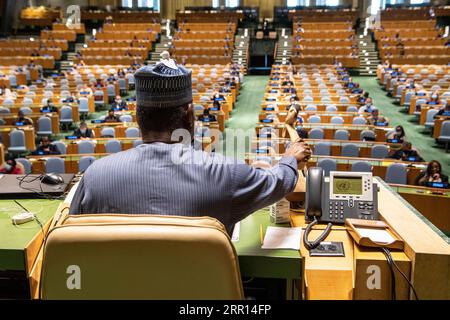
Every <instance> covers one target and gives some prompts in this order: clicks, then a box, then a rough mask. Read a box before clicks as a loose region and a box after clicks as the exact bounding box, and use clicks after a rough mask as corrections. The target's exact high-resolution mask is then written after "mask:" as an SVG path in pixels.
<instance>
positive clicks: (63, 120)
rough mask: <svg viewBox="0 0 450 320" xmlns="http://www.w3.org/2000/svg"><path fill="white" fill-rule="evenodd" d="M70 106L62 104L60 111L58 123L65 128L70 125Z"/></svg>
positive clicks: (71, 120) (71, 119)
mask: <svg viewBox="0 0 450 320" xmlns="http://www.w3.org/2000/svg"><path fill="white" fill-rule="evenodd" d="M72 122H73V118H72V108H71V107H69V106H63V107H62V108H61V112H60V119H59V123H60V124H61V125H63V126H65V127H67V128H69V127H70V126H71V125H72Z"/></svg>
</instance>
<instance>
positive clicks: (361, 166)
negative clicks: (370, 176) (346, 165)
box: [352, 161, 372, 172]
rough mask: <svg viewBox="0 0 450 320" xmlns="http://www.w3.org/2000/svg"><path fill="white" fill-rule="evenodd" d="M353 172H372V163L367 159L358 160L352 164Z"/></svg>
mask: <svg viewBox="0 0 450 320" xmlns="http://www.w3.org/2000/svg"><path fill="white" fill-rule="evenodd" d="M352 171H353V172H372V165H371V164H370V163H369V162H367V161H357V162H354V163H353V164H352Z"/></svg>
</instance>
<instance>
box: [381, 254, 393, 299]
mask: <svg viewBox="0 0 450 320" xmlns="http://www.w3.org/2000/svg"><path fill="white" fill-rule="evenodd" d="M380 249H381V251H383V253H384V255H385V256H386V261H387V264H388V266H389V270H390V272H391V299H392V300H397V294H396V288H395V287H396V283H395V271H394V260H393V259H392V255H391V252H390V251H389V250H387V249H386V248H380Z"/></svg>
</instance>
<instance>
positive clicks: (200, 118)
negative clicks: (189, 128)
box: [198, 108, 217, 122]
mask: <svg viewBox="0 0 450 320" xmlns="http://www.w3.org/2000/svg"><path fill="white" fill-rule="evenodd" d="M198 121H202V122H212V121H217V118H216V116H215V115H213V114H210V113H209V108H205V109H203V114H201V115H199V116H198Z"/></svg>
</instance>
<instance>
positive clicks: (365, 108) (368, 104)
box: [359, 98, 375, 113]
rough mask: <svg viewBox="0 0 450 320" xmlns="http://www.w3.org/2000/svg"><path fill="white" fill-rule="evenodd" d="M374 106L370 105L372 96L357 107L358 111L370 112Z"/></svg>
mask: <svg viewBox="0 0 450 320" xmlns="http://www.w3.org/2000/svg"><path fill="white" fill-rule="evenodd" d="M374 109H375V107H374V106H373V105H372V98H367V99H366V103H365V105H364V106H362V107H361V108H359V113H372V111H373V110H374Z"/></svg>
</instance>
